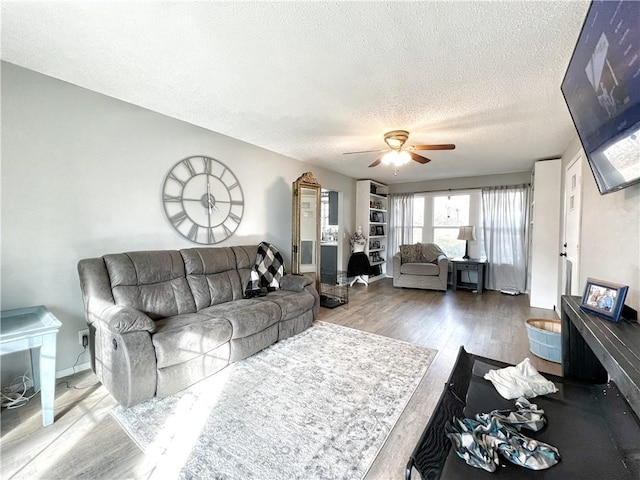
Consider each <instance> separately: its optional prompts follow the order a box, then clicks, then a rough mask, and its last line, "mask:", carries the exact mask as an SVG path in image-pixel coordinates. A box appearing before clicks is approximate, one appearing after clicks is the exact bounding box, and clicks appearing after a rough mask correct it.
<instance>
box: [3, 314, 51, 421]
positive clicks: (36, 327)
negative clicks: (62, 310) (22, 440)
mask: <svg viewBox="0 0 640 480" xmlns="http://www.w3.org/2000/svg"><path fill="white" fill-rule="evenodd" d="M61 326H62V323H60V321H59V320H58V319H57V318H56V317H55V316H54V315H53V314H52V313H51V312H50V311H49V310H48V309H47V308H46V307H45V306H43V305H40V306H38V307H28V308H20V309H17V310H5V311H3V312H0V355H5V354H7V353H13V352H19V351H22V350H29V351H30V354H31V371H32V373H33V387H34V389H35V390H36V391H37V390H40V398H41V400H42V424H43V425H44V426H45V427H46V426H47V425H51V424H52V423H53V403H54V400H55V389H56V335H57V334H58V330H60V327H61ZM38 347H39V348H40V355H39V356H38V357H36V356H35V355H34V352H33V349H35V348H38Z"/></svg>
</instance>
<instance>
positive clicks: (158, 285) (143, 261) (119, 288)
mask: <svg viewBox="0 0 640 480" xmlns="http://www.w3.org/2000/svg"><path fill="white" fill-rule="evenodd" d="M103 258H104V263H105V266H106V268H107V272H108V274H109V279H110V282H111V290H112V293H113V298H114V300H115V302H116V304H117V305H126V306H128V307H132V308H135V309H137V310H140V311H141V312H143V313H145V314H146V315H148V316H149V317H150V318H153V319H158V318H164V317H170V316H174V315H179V314H184V313H193V312H195V311H196V305H195V302H194V300H193V296H192V295H191V290H190V289H189V284H188V283H187V279H186V277H185V270H184V263H183V260H182V257H181V256H180V253H179V252H178V251H176V250H164V251H145V252H129V253H118V254H111V255H105V256H104V257H103Z"/></svg>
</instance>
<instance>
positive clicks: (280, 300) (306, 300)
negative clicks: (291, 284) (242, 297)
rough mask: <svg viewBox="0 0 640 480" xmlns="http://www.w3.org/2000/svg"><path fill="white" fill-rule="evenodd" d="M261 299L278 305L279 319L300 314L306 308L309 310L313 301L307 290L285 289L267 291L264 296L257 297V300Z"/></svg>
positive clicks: (286, 318)
mask: <svg viewBox="0 0 640 480" xmlns="http://www.w3.org/2000/svg"><path fill="white" fill-rule="evenodd" d="M262 299H265V300H266V301H269V302H273V303H275V304H276V305H278V306H279V307H280V311H281V317H280V321H283V320H289V319H290V318H293V317H298V316H300V315H302V314H303V313H304V312H306V311H307V310H311V309H312V308H313V303H314V298H313V295H311V294H310V293H309V292H302V293H295V292H291V291H287V290H276V291H275V292H269V293H268V294H267V296H266V297H259V298H258V300H262Z"/></svg>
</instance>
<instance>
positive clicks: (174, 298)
mask: <svg viewBox="0 0 640 480" xmlns="http://www.w3.org/2000/svg"><path fill="white" fill-rule="evenodd" d="M257 248H258V247H257V246H238V247H217V248H189V249H185V250H180V251H177V250H163V251H140V252H130V253H119V254H111V255H104V256H103V257H99V258H90V259H83V260H80V262H79V263H78V274H79V277H80V286H81V289H82V296H83V302H84V310H85V315H86V319H87V323H88V324H89V331H90V340H89V345H90V349H91V364H92V369H93V371H94V372H95V374H96V375H97V377H98V379H99V380H100V381H101V382H102V384H103V385H104V386H105V388H106V389H107V390H108V391H109V392H110V393H111V395H113V397H114V398H115V399H116V400H117V401H118V403H120V404H121V405H122V406H124V407H130V406H132V405H135V404H137V403H140V402H142V401H144V400H148V399H150V398H152V397H153V396H159V397H164V396H167V395H170V394H172V393H175V392H178V391H180V390H182V389H184V388H186V387H188V386H190V385H192V384H194V383H196V382H198V381H200V380H202V379H204V378H206V377H208V376H210V375H212V374H214V373H216V372H217V371H219V370H221V369H223V368H224V367H225V366H227V365H228V364H230V363H232V362H236V361H238V360H241V359H243V358H246V357H249V356H250V355H253V354H254V353H257V352H258V351H260V350H262V349H264V348H266V347H268V346H269V345H271V344H273V343H275V342H277V341H278V340H281V339H284V338H287V337H290V336H292V335H295V334H297V333H300V332H302V331H303V330H305V329H306V328H308V327H310V326H311V324H312V323H313V321H314V320H315V319H316V318H317V316H318V312H319V309H320V298H319V295H318V293H317V291H316V289H315V287H314V285H313V280H312V279H311V278H308V277H306V276H301V275H285V276H283V277H282V279H281V282H280V287H281V288H280V289H277V290H274V291H271V292H269V293H267V294H266V295H265V296H255V297H253V298H244V297H245V288H246V286H247V285H248V284H250V277H251V270H252V268H253V267H254V264H255V262H256V252H257Z"/></svg>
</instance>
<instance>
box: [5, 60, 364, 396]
mask: <svg viewBox="0 0 640 480" xmlns="http://www.w3.org/2000/svg"><path fill="white" fill-rule="evenodd" d="M191 155H208V156H211V157H214V158H216V159H218V160H220V161H221V162H223V163H225V164H226V165H227V166H228V167H229V168H231V169H232V170H233V172H234V173H235V175H236V176H237V178H238V179H239V181H240V184H241V186H242V189H243V192H244V197H245V212H244V218H243V220H242V223H241V224H240V226H239V227H238V229H237V230H236V232H235V234H234V235H233V236H232V237H231V238H230V239H228V240H227V241H225V242H223V243H221V244H219V245H221V246H228V245H243V244H257V243H258V242H260V241H262V240H266V241H268V242H271V243H273V244H275V245H276V246H277V247H278V248H279V249H280V250H281V251H282V253H283V255H284V257H285V260H286V262H287V264H289V261H290V258H291V255H290V252H291V183H292V182H293V181H294V180H295V179H296V178H297V177H298V176H300V175H301V174H302V173H303V172H306V171H311V172H313V173H314V175H315V176H316V177H317V178H318V180H319V182H320V183H321V184H322V186H323V187H325V188H329V189H332V190H336V191H341V192H344V202H343V203H344V206H343V208H344V224H343V226H342V228H341V230H342V231H345V230H350V229H352V228H353V223H354V222H355V220H354V218H355V206H354V201H355V181H354V180H353V179H351V178H349V177H345V176H343V175H339V174H336V173H333V172H329V171H327V170H323V169H320V168H318V167H314V166H311V165H309V164H306V163H303V162H300V161H297V160H294V159H292V158H289V157H285V156H283V155H279V154H276V153H274V152H270V151H268V150H265V149H262V148H259V147H256V146H253V145H250V144H247V143H244V142H241V141H239V140H236V139H233V138H230V137H226V136H224V135H220V134H217V133H214V132H211V131H208V130H205V129H202V128H199V127H195V126H193V125H191V124H188V123H185V122H181V121H178V120H175V119H173V118H170V117H167V116H164V115H160V114H157V113H154V112H152V111H149V110H146V109H144V108H140V107H137V106H134V105H131V104H128V103H125V102H121V101H119V100H115V99H113V98H110V97H107V96H104V95H101V94H98V93H95V92H92V91H89V90H86V89H82V88H79V87H77V86H74V85H71V84H69V83H66V82H61V81H58V80H55V79H53V78H51V77H47V76H44V75H41V74H38V73H35V72H33V71H30V70H27V69H23V68H20V67H17V66H14V65H11V64H7V63H2V197H1V198H2V217H1V218H2V294H1V301H2V309H3V310H8V309H13V308H21V307H26V306H30V305H40V304H44V305H46V306H48V307H49V308H50V310H51V311H52V312H53V313H54V314H55V315H56V316H57V317H58V318H59V319H60V320H61V321H62V323H63V326H62V329H61V331H60V333H59V335H58V357H57V370H58V372H59V374H69V373H71V371H70V370H69V368H70V367H71V366H72V365H73V364H74V362H75V361H76V357H77V355H78V354H79V353H80V352H81V351H82V348H81V347H80V346H79V345H78V341H77V331H78V330H80V329H82V328H85V326H86V324H85V320H84V314H83V311H82V300H81V295H80V288H79V284H78V276H77V272H76V264H77V262H78V260H79V259H81V258H85V257H91V256H99V255H103V254H106V253H114V252H124V251H132V250H144V249H179V248H184V247H189V246H193V244H191V243H190V242H188V241H187V240H185V239H183V238H182V237H181V236H179V235H178V234H177V233H176V232H175V231H174V230H173V228H172V227H171V225H170V224H169V223H168V221H167V220H166V218H165V215H164V212H163V209H162V203H161V188H162V182H163V180H164V176H165V175H166V173H167V172H168V171H169V169H170V168H171V167H172V166H173V165H174V164H175V163H176V162H178V161H179V160H181V159H183V158H185V157H188V156H191ZM345 242H346V245H347V246H348V240H345ZM27 358H28V357H27V356H26V353H16V354H13V355H9V356H5V357H3V358H2V360H3V365H2V379H1V380H2V385H6V382H7V381H8V380H10V379H11V378H13V376H15V375H17V374H22V373H24V372H25V371H27V370H28V366H27V365H28V362H27ZM87 361H88V355H86V354H85V355H83V356H82V357H81V358H80V360H79V362H80V365H81V366H85V367H86V362H87ZM9 376H11V378H7V377H9Z"/></svg>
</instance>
